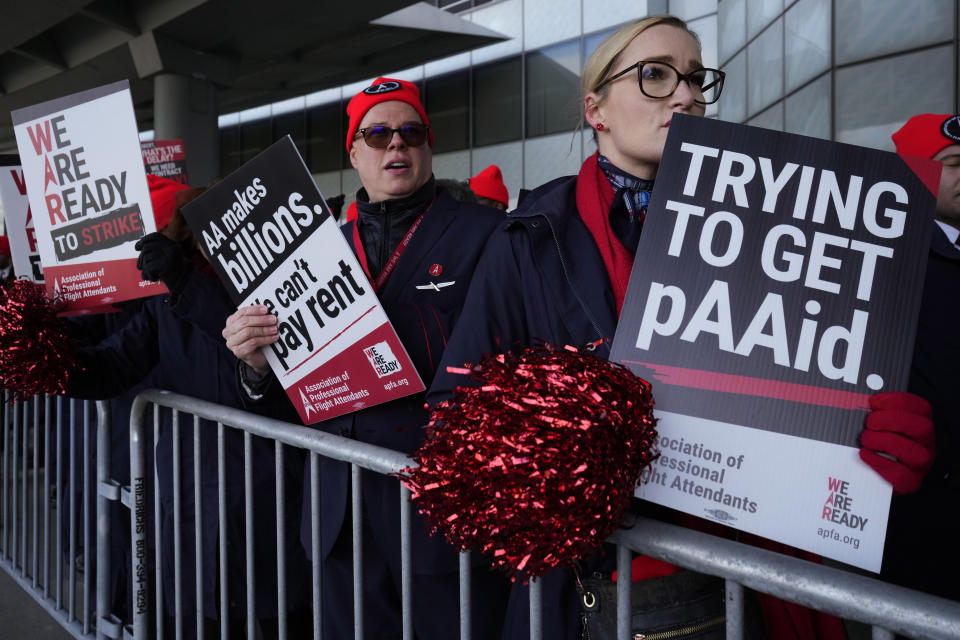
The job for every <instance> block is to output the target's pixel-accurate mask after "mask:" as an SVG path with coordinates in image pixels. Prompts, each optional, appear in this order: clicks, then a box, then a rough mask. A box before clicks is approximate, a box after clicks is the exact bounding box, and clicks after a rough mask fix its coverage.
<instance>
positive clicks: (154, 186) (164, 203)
mask: <svg viewBox="0 0 960 640" xmlns="http://www.w3.org/2000/svg"><path fill="white" fill-rule="evenodd" d="M147 186H149V187H150V202H151V203H152V204H153V219H154V220H156V222H157V231H159V230H160V229H163V228H164V227H165V226H167V225H168V224H170V220H171V219H172V218H173V214H174V213H175V212H176V210H177V200H176V195H177V192H178V191H183V190H184V189H189V188H190V185H186V184H183V183H182V182H177V181H176V180H170V179H169V178H161V177H159V176H155V175H153V174H152V173H148V174H147Z"/></svg>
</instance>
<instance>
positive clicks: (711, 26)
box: [687, 15, 720, 69]
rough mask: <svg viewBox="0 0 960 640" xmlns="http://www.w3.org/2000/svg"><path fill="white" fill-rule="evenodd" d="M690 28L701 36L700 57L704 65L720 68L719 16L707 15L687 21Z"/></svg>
mask: <svg viewBox="0 0 960 640" xmlns="http://www.w3.org/2000/svg"><path fill="white" fill-rule="evenodd" d="M687 26H688V27H690V30H691V31H693V32H694V33H695V34H697V37H698V38H700V57H701V58H702V59H703V66H705V67H713V68H715V69H719V68H720V63H719V62H718V58H717V16H716V15H712V16H707V17H706V18H701V19H699V20H693V21H691V22H688V23H687Z"/></svg>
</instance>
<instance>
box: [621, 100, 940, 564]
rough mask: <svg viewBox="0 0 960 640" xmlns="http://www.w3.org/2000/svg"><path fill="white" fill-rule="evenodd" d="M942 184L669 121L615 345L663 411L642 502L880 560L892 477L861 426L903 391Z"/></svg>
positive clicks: (864, 153) (924, 170)
mask: <svg viewBox="0 0 960 640" xmlns="http://www.w3.org/2000/svg"><path fill="white" fill-rule="evenodd" d="M908 162H909V164H908ZM939 175H940V173H939V169H938V168H937V165H936V164H935V163H932V162H927V161H922V160H919V159H918V160H916V161H914V160H912V159H911V160H909V161H908V160H906V159H902V158H900V157H899V156H897V155H895V154H892V153H886V152H881V151H875V150H872V149H864V148H860V147H854V146H850V145H845V144H839V143H831V142H826V141H823V140H818V139H814V138H807V137H803V136H797V135H790V134H785V133H779V132H774V131H768V130H765V129H757V128H752V127H746V126H742V125H735V124H731V123H725V122H718V121H714V120H709V119H706V118H694V117H689V116H679V115H675V116H674V118H673V120H672V123H671V126H670V134H669V137H668V140H667V144H666V148H665V150H664V154H663V160H662V162H661V164H660V168H659V171H658V174H657V181H656V187H655V189H654V193H653V195H652V197H651V200H650V207H649V209H648V211H647V216H646V222H645V224H644V229H643V235H642V238H641V240H640V244H639V245H638V247H637V254H636V261H635V263H634V267H633V272H632V274H631V280H630V286H629V290H628V292H627V296H626V300H625V303H624V306H623V311H622V314H621V318H620V324H619V326H618V327H617V333H616V336H615V339H614V344H613V348H612V356H611V357H612V359H614V360H616V361H619V362H622V363H624V364H626V365H627V366H629V367H630V368H631V369H632V370H633V371H634V372H636V373H637V374H638V375H640V376H641V377H644V378H646V379H647V380H650V381H651V382H652V384H653V393H654V399H655V401H656V406H657V416H658V417H659V419H660V423H659V432H660V437H659V449H660V452H661V456H660V458H659V459H658V460H657V461H656V462H654V464H653V465H651V467H650V468H649V472H648V473H646V475H645V478H644V479H645V483H644V484H643V485H642V486H641V487H640V488H639V489H638V491H637V495H638V496H640V497H642V498H645V499H648V500H651V501H654V502H657V503H660V504H664V505H667V506H670V507H674V508H676V509H680V510H682V511H686V512H688V513H691V514H694V515H697V516H700V517H703V518H708V519H712V520H716V521H719V522H722V523H724V524H727V525H729V526H732V527H735V528H737V529H742V530H745V531H749V532H752V533H756V534H759V535H761V536H764V537H767V538H771V539H774V540H777V541H780V542H784V543H786V544H789V545H792V546H794V547H798V548H801V549H806V550H809V551H812V552H815V553H818V554H821V555H823V556H827V557H830V558H835V559H837V560H841V561H843V562H846V563H849V564H852V565H855V566H859V567H863V568H867V569H871V570H874V571H878V570H879V568H880V561H881V557H882V552H883V540H884V535H885V530H886V522H887V513H888V509H889V500H890V485H889V484H888V483H887V482H886V481H884V480H883V479H881V478H880V476H879V475H878V474H876V473H875V472H874V471H873V470H872V469H870V468H869V467H868V466H867V465H865V464H864V463H862V462H861V460H860V459H859V456H858V446H859V444H858V437H859V433H860V431H861V430H862V429H863V426H864V418H865V417H866V413H867V409H868V399H869V397H870V395H872V394H874V393H878V392H882V391H898V390H905V389H906V382H907V374H908V368H909V364H910V359H911V354H912V349H913V339H914V332H915V326H916V316H917V312H918V308H919V303H920V295H921V291H922V282H923V274H924V269H925V267H926V255H927V248H928V245H929V239H930V231H931V227H932V220H933V210H934V204H935V201H936V196H935V194H936V192H937V184H938V181H939Z"/></svg>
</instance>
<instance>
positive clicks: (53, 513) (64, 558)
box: [0, 392, 106, 638]
mask: <svg viewBox="0 0 960 640" xmlns="http://www.w3.org/2000/svg"><path fill="white" fill-rule="evenodd" d="M95 409H96V417H94V412H95ZM104 410H106V405H105V403H96V407H95V403H93V402H92V401H84V400H77V399H71V398H64V397H62V396H61V397H49V396H48V397H40V396H38V397H33V398H27V399H21V400H18V401H17V402H14V401H13V399H12V397H11V395H10V394H9V392H4V394H3V406H2V407H0V459H2V462H0V567H2V568H3V569H4V570H5V571H6V572H7V574H8V575H9V576H10V577H11V578H12V579H13V580H14V581H15V582H16V583H17V584H18V585H20V587H21V588H23V589H24V591H26V592H27V593H28V594H30V595H31V596H32V597H33V598H34V600H36V602H37V603H38V604H39V605H40V606H41V607H42V608H43V609H44V610H45V611H46V612H47V613H48V614H49V615H50V616H51V617H52V618H53V619H54V620H56V621H57V622H58V623H59V624H60V625H61V626H62V627H63V628H64V629H65V630H66V631H67V632H68V633H69V634H70V635H72V636H73V637H75V638H90V637H93V634H94V631H95V626H96V625H95V621H94V620H93V618H92V614H93V613H94V605H93V602H92V601H91V598H93V597H94V596H95V595H96V591H95V589H94V587H93V580H94V574H95V573H96V560H95V558H94V557H93V554H94V540H95V538H94V537H93V533H92V529H91V527H92V518H94V517H95V515H96V514H97V510H96V508H95V506H94V503H95V501H94V496H95V492H94V485H93V479H94V469H93V460H94V451H95V450H97V448H98V447H97V445H95V444H94V443H93V441H92V440H91V437H92V432H91V429H92V428H95V425H96V424H97V423H98V422H100V421H101V420H103V419H104V417H103V416H101V415H100V412H101V411H104ZM98 527H99V522H98Z"/></svg>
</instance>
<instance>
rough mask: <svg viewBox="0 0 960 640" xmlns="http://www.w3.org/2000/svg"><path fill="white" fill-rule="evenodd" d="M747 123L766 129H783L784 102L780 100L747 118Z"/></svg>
mask: <svg viewBox="0 0 960 640" xmlns="http://www.w3.org/2000/svg"><path fill="white" fill-rule="evenodd" d="M747 124H749V125H751V126H754V127H763V128H764V129H775V130H776V131H783V102H782V101H781V102H778V103H776V104H775V105H773V106H772V107H770V108H769V109H767V110H766V111H764V112H763V113H760V114H757V115H756V116H754V117H752V118H750V119H749V120H747Z"/></svg>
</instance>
